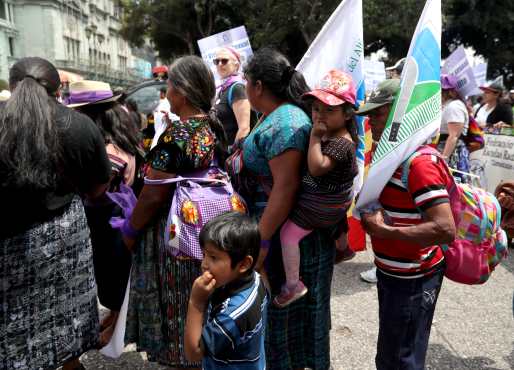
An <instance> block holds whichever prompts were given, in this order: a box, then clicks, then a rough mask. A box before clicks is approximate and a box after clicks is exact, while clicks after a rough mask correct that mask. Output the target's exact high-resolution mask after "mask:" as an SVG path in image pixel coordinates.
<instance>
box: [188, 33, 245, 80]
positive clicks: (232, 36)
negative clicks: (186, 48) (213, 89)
mask: <svg viewBox="0 0 514 370" xmlns="http://www.w3.org/2000/svg"><path fill="white" fill-rule="evenodd" d="M224 46H230V47H232V48H234V49H235V50H237V51H238V52H239V54H240V55H241V66H242V65H244V64H245V63H246V62H247V61H248V59H249V58H250V57H251V56H252V55H253V51H252V46H251V45H250V40H249V39H248V34H247V33H246V28H245V26H239V27H236V28H232V29H230V30H228V31H223V32H220V33H217V34H215V35H212V36H209V37H206V38H203V39H201V40H198V47H199V49H200V54H201V55H202V58H203V60H205V62H206V63H207V65H208V66H209V67H210V68H211V70H212V72H213V73H214V76H215V78H216V80H218V79H219V76H218V73H217V71H216V67H215V66H214V63H213V62H212V60H213V59H214V58H216V52H217V51H218V49H219V48H221V47H224Z"/></svg>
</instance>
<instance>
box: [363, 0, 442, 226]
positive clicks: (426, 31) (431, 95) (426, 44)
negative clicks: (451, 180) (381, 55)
mask: <svg viewBox="0 0 514 370" xmlns="http://www.w3.org/2000/svg"><path fill="white" fill-rule="evenodd" d="M440 65H441V0H427V2H426V4H425V8H424V9H423V13H422V14H421V18H420V19H419V22H418V25H417V27H416V31H415V32H414V36H413V37H412V41H411V45H410V48H409V53H408V54H407V58H406V61H405V66H404V68H403V72H402V77H401V88H400V92H399V94H398V97H397V98H396V99H395V102H394V103H393V106H392V108H391V112H390V114H389V117H388V120H387V124H386V128H385V130H384V133H383V134H382V137H381V138H380V141H379V143H378V146H377V149H376V151H375V153H374V155H373V162H372V163H371V167H370V170H369V173H368V177H367V180H366V182H365V183H364V186H363V187H362V190H361V193H360V195H359V200H358V202H357V205H356V208H355V211H354V215H355V216H357V217H359V214H360V211H362V210H365V209H373V208H376V205H377V200H378V197H379V196H380V193H381V192H382V190H383V188H384V186H385V185H386V184H387V182H388V181H389V179H390V178H391V177H392V175H393V173H394V172H395V170H396V169H397V168H398V167H399V166H400V165H401V163H402V162H403V161H405V160H406V159H407V158H408V157H409V156H410V155H411V154H412V153H414V151H415V150H416V149H417V148H419V147H420V146H421V145H423V144H425V143H426V142H427V141H428V140H429V139H430V138H431V137H433V136H434V135H435V134H436V132H437V130H439V126H440V123H441V83H440Z"/></svg>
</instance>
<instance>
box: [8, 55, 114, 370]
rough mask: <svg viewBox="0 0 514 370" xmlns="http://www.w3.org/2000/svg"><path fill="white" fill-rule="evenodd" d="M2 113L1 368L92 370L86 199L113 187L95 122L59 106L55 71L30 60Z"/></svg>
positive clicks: (14, 78) (94, 313) (93, 309)
mask: <svg viewBox="0 0 514 370" xmlns="http://www.w3.org/2000/svg"><path fill="white" fill-rule="evenodd" d="M9 85H10V89H11V91H12V96H11V98H10V99H9V100H8V101H7V102H6V103H2V105H0V204H2V209H3V210H4V217H2V220H3V221H2V227H1V228H0V266H1V268H0V281H2V284H1V285H0V300H1V301H0V317H2V320H0V333H2V335H1V336H0V358H1V359H2V360H1V361H0V369H36V368H44V369H51V368H57V367H59V366H63V369H65V370H69V369H80V368H82V367H81V365H80V362H78V357H79V356H80V355H81V354H82V353H84V352H86V351H88V350H89V349H92V348H94V347H95V346H96V345H97V341H98V328H99V323H98V307H97V299H96V285H95V278H94V271H93V257H92V250H91V242H90V239H89V228H88V226H87V222H86V216H85V213H84V208H83V206H82V202H81V199H80V197H79V194H80V195H82V196H85V197H89V198H96V197H98V196H99V195H101V194H103V193H104V191H105V189H106V187H107V183H108V182H109V176H110V166H109V161H108V159H107V154H106V151H105V146H104V141H103V138H102V135H101V134H100V131H99V130H98V128H97V127H96V126H95V125H94V123H93V122H91V120H90V119H89V118H88V117H86V116H84V115H82V114H80V113H78V112H74V111H73V110H71V109H68V108H66V107H64V106H62V105H60V104H59V103H58V102H57V99H56V94H57V90H58V88H59V85H60V80H59V74H58V72H57V70H56V69H55V67H54V66H53V65H52V64H51V63H50V62H48V61H46V60H44V59H41V58H23V59H21V60H20V61H18V62H17V63H16V64H14V66H13V67H12V68H11V70H10V72H9Z"/></svg>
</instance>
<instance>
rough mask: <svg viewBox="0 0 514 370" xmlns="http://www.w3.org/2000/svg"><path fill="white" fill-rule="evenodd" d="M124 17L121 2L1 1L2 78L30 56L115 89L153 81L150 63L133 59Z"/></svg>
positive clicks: (108, 0) (93, 0) (0, 72)
mask: <svg viewBox="0 0 514 370" xmlns="http://www.w3.org/2000/svg"><path fill="white" fill-rule="evenodd" d="M2 6H3V7H4V9H5V11H4V12H5V18H2V15H3V13H2V10H1V8H2ZM121 16H122V10H121V6H120V5H119V1H118V0H0V63H1V69H0V78H3V79H6V77H7V75H6V73H5V72H6V71H5V70H8V67H10V66H11V65H12V64H13V63H14V62H15V61H16V60H17V59H19V58H22V57H26V56H39V57H42V58H45V59H48V60H49V61H51V62H52V63H54V65H55V66H56V67H57V68H58V69H62V70H66V71H69V72H74V73H77V74H80V75H81V76H83V77H84V78H87V79H95V80H102V81H105V82H109V83H110V84H111V85H113V86H128V85H131V84H134V83H136V82H138V81H141V80H143V79H145V78H149V77H150V73H151V72H150V70H151V62H152V61H150V60H143V59H141V58H140V57H136V56H134V55H133V53H132V49H131V48H130V46H129V45H128V43H127V42H126V41H125V40H123V38H122V37H121V36H120V34H119V30H120V28H121ZM6 62H7V63H6ZM4 66H5V67H4ZM136 67H137V68H136Z"/></svg>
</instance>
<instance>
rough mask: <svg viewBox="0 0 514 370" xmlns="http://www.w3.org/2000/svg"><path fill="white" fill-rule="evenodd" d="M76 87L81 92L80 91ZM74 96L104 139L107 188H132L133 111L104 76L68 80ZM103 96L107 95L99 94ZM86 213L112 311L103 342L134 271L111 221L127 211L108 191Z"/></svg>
mask: <svg viewBox="0 0 514 370" xmlns="http://www.w3.org/2000/svg"><path fill="white" fill-rule="evenodd" d="M76 91H77V92H76ZM70 94H71V98H72V99H73V97H74V96H75V94H77V95H78V96H82V97H84V96H86V98H85V99H83V100H85V101H83V102H82V103H80V104H78V106H77V107H76V109H77V110H79V111H80V112H82V113H84V114H85V115H87V116H88V117H90V118H91V119H92V120H93V122H94V123H95V124H96V125H97V127H98V129H99V130H100V132H101V133H102V136H103V138H104V142H105V146H106V150H107V154H108V156H109V161H110V162H111V181H110V185H109V192H111V193H113V192H114V193H120V192H122V193H123V194H125V195H128V194H129V193H132V196H133V197H134V199H135V195H133V191H132V190H131V188H130V187H131V186H132V185H133V182H134V178H135V173H136V155H137V154H138V152H139V148H138V147H139V143H138V137H137V132H136V130H134V129H133V128H134V125H133V122H132V121H131V117H130V115H129V113H128V112H127V111H126V110H125V109H124V108H123V106H122V105H121V104H120V103H118V101H117V99H118V98H119V96H120V95H116V96H114V94H113V92H112V90H111V88H110V86H109V84H107V83H104V82H100V81H80V82H76V83H73V84H71V85H70ZM101 96H105V97H104V98H103V99H99V98H98V97H101ZM85 205H86V207H85V208H86V215H87V221H88V224H89V228H90V229H91V242H92V245H93V260H94V266H95V278H96V284H97V287H98V299H99V301H100V303H101V304H102V305H103V306H104V307H106V308H108V309H109V310H110V312H109V314H108V315H106V316H105V317H104V318H103V320H102V321H101V323H100V330H101V332H100V345H102V346H103V345H106V344H107V343H108V342H109V340H110V339H111V337H112V334H113V332H114V327H115V324H116V321H117V318H118V314H119V311H120V309H121V305H122V303H123V298H124V297H125V290H126V287H127V281H128V277H129V273H130V266H131V259H132V257H131V254H130V252H129V250H128V249H127V248H126V247H125V245H124V243H123V240H122V236H121V233H120V231H119V229H116V228H113V227H112V226H111V224H110V220H111V218H112V217H120V216H121V215H122V212H123V210H122V209H121V207H120V206H119V205H118V204H116V203H115V202H113V201H112V200H111V199H110V198H109V196H108V195H107V194H106V195H104V196H103V197H101V198H100V199H98V200H96V201H95V202H87V201H86V203H85Z"/></svg>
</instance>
